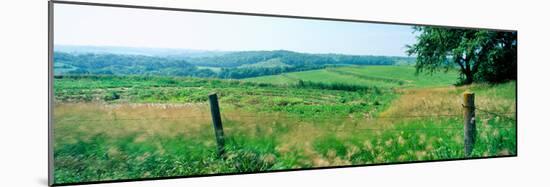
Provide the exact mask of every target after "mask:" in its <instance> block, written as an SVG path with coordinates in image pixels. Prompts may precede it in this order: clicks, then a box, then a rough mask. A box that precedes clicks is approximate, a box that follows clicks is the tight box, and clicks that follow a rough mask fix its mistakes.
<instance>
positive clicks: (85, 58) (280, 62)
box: [54, 48, 410, 79]
mask: <svg viewBox="0 0 550 187" xmlns="http://www.w3.org/2000/svg"><path fill="white" fill-rule="evenodd" d="M123 49H124V48H123ZM67 50H68V49H66V51H67ZM116 50H122V49H118V48H117V49H116ZM69 51H70V50H69ZM91 51H100V50H99V49H93V50H91ZM133 51H134V52H135V53H137V52H140V51H139V50H138V51H137V52H136V50H133ZM203 53H205V52H202V53H200V54H196V55H191V56H188V57H178V56H145V55H128V54H122V55H121V54H109V53H76V52H69V53H67V52H60V51H57V52H55V54H54V66H55V68H54V69H55V74H56V75H149V76H191V77H203V78H210V77H218V78H227V79H242V78H249V77H258V76H265V75H277V74H281V73H285V72H297V71H306V70H313V69H322V68H325V67H330V66H338V65H343V64H348V65H349V64H357V65H391V64H394V63H396V62H406V61H407V60H410V59H408V58H403V57H384V56H358V55H340V54H306V53H297V52H291V51H282V50H280V51H245V52H228V53H219V54H218V53H216V54H218V55H204V54H203ZM137 54H140V53H137Z"/></svg>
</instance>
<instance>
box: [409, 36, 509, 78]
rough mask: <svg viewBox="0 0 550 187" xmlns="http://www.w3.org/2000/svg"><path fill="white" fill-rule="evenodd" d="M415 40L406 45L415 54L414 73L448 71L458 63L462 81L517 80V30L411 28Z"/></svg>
mask: <svg viewBox="0 0 550 187" xmlns="http://www.w3.org/2000/svg"><path fill="white" fill-rule="evenodd" d="M414 29H415V32H420V34H419V35H418V36H417V43H416V44H413V45H407V48H408V50H407V53H408V54H409V56H412V55H416V70H417V73H420V72H423V71H425V72H427V73H433V72H435V71H440V70H444V71H448V70H450V69H455V68H456V67H457V66H458V68H459V69H460V73H461V77H460V79H461V83H462V84H471V83H473V82H474V81H488V82H503V81H507V80H515V79H516V71H517V70H516V64H517V58H516V57H517V32H506V31H493V30H486V29H484V30H480V29H458V28H443V27H431V26H417V27H414Z"/></svg>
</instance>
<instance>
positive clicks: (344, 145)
mask: <svg viewBox="0 0 550 187" xmlns="http://www.w3.org/2000/svg"><path fill="white" fill-rule="evenodd" d="M379 80H380V81H384V82H389V84H399V83H392V81H391V80H383V79H379ZM55 84H56V86H55V88H56V90H55V99H56V102H55V103H56V104H55V106H54V107H55V109H54V111H55V112H54V124H55V126H54V128H55V129H54V132H55V133H54V153H55V155H54V161H55V163H54V164H55V172H54V174H55V182H56V183H69V182H86V181H99V180H115V179H135V178H143V177H167V176H190V175H201V174H213V173H235V172H254V171H270V170H280V169H294V168H311V167H324V166H343V165H357V164H375V163H395V162H406V161H419V160H421V161H426V160H441V159H453V158H463V157H464V153H463V129H462V120H463V119H462V117H461V108H460V104H461V95H460V94H461V93H462V92H464V91H466V90H472V91H475V92H476V102H477V103H478V106H479V107H483V108H484V109H487V110H491V111H495V112H498V113H499V114H504V115H505V116H500V115H494V114H487V113H482V112H478V115H477V116H476V121H478V134H477V137H478V141H477V142H476V145H475V148H474V152H473V156H475V157H479V156H499V155H513V154H515V153H516V144H515V142H516V137H515V130H516V129H515V121H514V119H515V115H513V114H514V113H515V83H514V82H511V83H506V84H501V85H473V86H468V87H450V86H446V87H437V88H411V89H403V90H401V89H400V90H386V89H380V90H377V91H376V90H364V91H353V92H352V91H345V90H320V89H314V88H296V87H288V86H270V85H258V84H249V83H246V82H239V81H220V80H208V79H191V78H144V77H88V78H82V77H81V78H63V79H56V80H55ZM434 84H435V83H434ZM210 92H218V93H219V94H220V103H221V104H222V105H221V109H222V111H221V112H222V120H223V123H224V130H225V134H226V138H227V140H226V144H227V146H226V147H227V157H226V159H218V158H217V157H216V155H215V152H214V151H215V146H216V145H215V142H214V137H213V129H212V127H211V121H210V120H211V119H210V116H209V110H208V105H207V103H206V95H207V94H208V93H210ZM113 93H114V95H113ZM395 116H408V117H395ZM414 116H423V117H414Z"/></svg>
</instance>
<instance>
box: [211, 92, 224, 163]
mask: <svg viewBox="0 0 550 187" xmlns="http://www.w3.org/2000/svg"><path fill="white" fill-rule="evenodd" d="M208 100H209V101H210V112H211V113H212V123H213V125H214V133H215V135H216V143H217V145H218V156H219V157H223V154H224V152H225V149H224V144H225V141H224V139H223V126H222V119H221V116H220V107H219V105H218V95H216V93H211V94H210V95H208Z"/></svg>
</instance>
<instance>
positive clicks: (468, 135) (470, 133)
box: [59, 93, 517, 157]
mask: <svg viewBox="0 0 550 187" xmlns="http://www.w3.org/2000/svg"><path fill="white" fill-rule="evenodd" d="M465 94H472V96H468V97H473V93H465ZM214 97H215V98H216V99H215V101H212V100H210V102H211V103H210V105H212V104H213V103H212V102H215V104H217V102H218V101H217V95H216V94H212V95H210V96H209V98H214ZM466 98H467V96H465V104H462V108H463V109H464V110H463V113H440V114H416V115H404V114H403V115H383V116H345V117H344V118H335V117H334V116H305V115H283V116H280V115H263V114H261V113H259V114H258V115H238V116H226V115H223V114H221V115H218V116H217V117H216V116H215V115H208V114H206V113H205V114H203V115H187V116H182V117H154V118H146V117H143V118H124V117H117V116H116V115H114V116H113V118H111V119H60V120H59V121H60V122H61V121H63V122H76V123H79V122H104V121H163V120H190V119H197V120H204V121H208V119H209V118H212V120H213V121H217V123H219V124H218V125H213V126H214V130H215V132H216V141H217V142H223V141H224V140H223V139H224V137H223V126H222V119H223V121H238V120H239V119H243V118H248V119H264V120H265V119H281V118H283V119H292V118H295V120H297V121H302V122H303V121H310V122H318V121H326V120H335V121H342V120H358V121H368V120H372V121H377V120H394V119H397V120H398V119H435V118H437V119H441V118H461V117H462V118H464V126H459V125H456V126H454V125H450V126H445V127H422V128H396V127H393V128H392V127H367V128H364V127H362V128H357V125H355V126H354V127H353V128H352V129H351V130H354V131H358V132H359V131H395V132H410V131H412V132H416V131H418V132H421V131H432V130H464V139H465V140H464V141H465V156H467V157H468V156H469V155H470V153H471V151H472V149H473V147H472V146H473V145H474V144H475V134H476V132H478V131H479V130H485V129H513V128H516V125H515V124H516V123H517V121H516V120H517V119H516V117H517V112H502V111H493V110H488V109H484V108H480V107H477V106H475V104H474V101H473V98H468V99H472V100H471V103H470V104H469V105H468V104H466V102H467V99H466ZM457 107H460V106H457ZM215 110H217V111H215ZM211 112H212V113H214V112H218V113H219V112H220V111H219V108H217V109H216V108H212V109H211ZM476 112H477V114H482V115H486V116H490V117H498V118H499V119H503V120H506V121H508V122H511V123H513V124H514V125H513V126H511V125H507V126H494V125H492V126H490V127H488V126H487V127H485V126H482V127H479V126H477V127H476V124H475V119H476V118H479V115H476ZM216 118H219V119H216ZM213 123H216V122H213ZM332 130H334V131H346V130H349V129H338V128H335V129H332ZM220 132H221V135H220ZM222 144H223V143H222ZM218 153H219V155H220V156H221V157H223V145H218Z"/></svg>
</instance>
